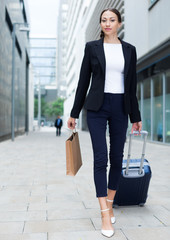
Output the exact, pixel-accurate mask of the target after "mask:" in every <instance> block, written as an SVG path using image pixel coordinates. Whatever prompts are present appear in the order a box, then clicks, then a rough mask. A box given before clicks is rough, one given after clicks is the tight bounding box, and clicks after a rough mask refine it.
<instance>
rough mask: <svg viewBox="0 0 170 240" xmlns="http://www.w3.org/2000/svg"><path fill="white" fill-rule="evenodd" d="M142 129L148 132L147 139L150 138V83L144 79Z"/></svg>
mask: <svg viewBox="0 0 170 240" xmlns="http://www.w3.org/2000/svg"><path fill="white" fill-rule="evenodd" d="M142 125H143V126H142V128H143V129H144V130H146V131H148V138H149V139H150V136H151V81H150V78H149V79H146V80H145V81H144V83H143V119H142Z"/></svg>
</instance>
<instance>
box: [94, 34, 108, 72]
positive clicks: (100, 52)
mask: <svg viewBox="0 0 170 240" xmlns="http://www.w3.org/2000/svg"><path fill="white" fill-rule="evenodd" d="M95 50H96V55H97V58H98V60H99V62H100V64H101V67H102V70H103V73H104V74H105V69H106V59H105V54H104V47H103V38H101V39H100V40H98V41H96V44H95Z"/></svg>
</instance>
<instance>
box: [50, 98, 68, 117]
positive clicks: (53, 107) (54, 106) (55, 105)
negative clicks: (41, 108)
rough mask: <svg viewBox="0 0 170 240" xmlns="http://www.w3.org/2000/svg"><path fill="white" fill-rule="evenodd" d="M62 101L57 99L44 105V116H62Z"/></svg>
mask: <svg viewBox="0 0 170 240" xmlns="http://www.w3.org/2000/svg"><path fill="white" fill-rule="evenodd" d="M63 104H64V99H63V98H58V99H57V100H56V101H54V102H50V103H48V104H47V105H46V110H45V115H46V116H48V117H53V116H58V115H60V116H61V115H63Z"/></svg>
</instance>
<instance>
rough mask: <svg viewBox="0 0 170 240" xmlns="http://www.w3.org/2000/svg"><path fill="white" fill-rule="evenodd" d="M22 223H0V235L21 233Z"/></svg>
mask: <svg viewBox="0 0 170 240" xmlns="http://www.w3.org/2000/svg"><path fill="white" fill-rule="evenodd" d="M23 228H24V222H0V233H1V234H7V233H22V231H23Z"/></svg>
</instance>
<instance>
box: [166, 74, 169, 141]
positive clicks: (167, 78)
mask: <svg viewBox="0 0 170 240" xmlns="http://www.w3.org/2000/svg"><path fill="white" fill-rule="evenodd" d="M165 92H166V94H165V142H167V143H170V71H168V72H167V73H166V82H165Z"/></svg>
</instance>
